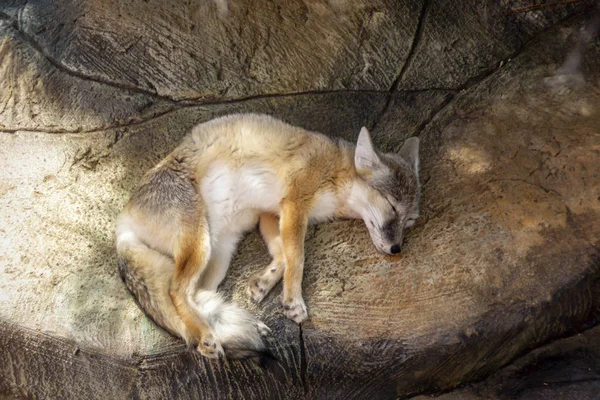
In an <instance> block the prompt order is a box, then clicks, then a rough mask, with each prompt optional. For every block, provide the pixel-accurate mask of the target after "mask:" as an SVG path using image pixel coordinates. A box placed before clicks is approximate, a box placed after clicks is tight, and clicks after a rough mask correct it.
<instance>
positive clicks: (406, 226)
mask: <svg viewBox="0 0 600 400" xmlns="http://www.w3.org/2000/svg"><path fill="white" fill-rule="evenodd" d="M416 221H417V220H416V219H414V218H411V219H407V220H406V222H405V223H404V227H405V228H410V227H411V226H413V225H414V224H415V222H416Z"/></svg>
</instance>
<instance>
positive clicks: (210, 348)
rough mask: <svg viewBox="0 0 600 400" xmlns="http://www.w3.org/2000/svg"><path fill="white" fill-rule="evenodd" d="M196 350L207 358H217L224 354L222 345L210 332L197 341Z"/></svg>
mask: <svg viewBox="0 0 600 400" xmlns="http://www.w3.org/2000/svg"><path fill="white" fill-rule="evenodd" d="M198 351H199V352H200V354H202V355H203V356H204V357H207V358H219V357H222V356H224V355H225V352H224V351H223V347H221V344H220V343H219V342H218V341H217V340H216V339H215V337H214V336H213V335H212V333H210V334H207V335H204V336H203V337H202V340H200V343H198Z"/></svg>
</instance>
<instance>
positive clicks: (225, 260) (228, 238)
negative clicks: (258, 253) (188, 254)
mask: <svg viewBox="0 0 600 400" xmlns="http://www.w3.org/2000/svg"><path fill="white" fill-rule="evenodd" d="M239 239H240V238H239V235H236V234H233V233H231V234H221V235H219V237H218V238H217V240H216V242H215V245H214V246H213V249H212V254H211V257H210V261H209V264H208V266H207V269H206V272H204V274H203V275H202V278H201V279H200V284H199V285H198V289H202V290H213V291H214V290H217V287H218V286H219V285H220V284H221V282H222V281H223V279H224V278H225V275H226V274H227V270H228V269H229V264H230V262H231V257H232V256H233V253H234V252H235V249H236V248H237V244H238V241H239Z"/></svg>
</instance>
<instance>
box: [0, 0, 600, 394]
mask: <svg viewBox="0 0 600 400" xmlns="http://www.w3.org/2000/svg"><path fill="white" fill-rule="evenodd" d="M472 3H473V4H472V5H469V4H470V3H469V2H465V3H461V4H463V5H461V6H452V7H451V8H450V11H448V18H444V17H443V15H444V5H443V4H441V3H440V4H438V2H435V1H425V2H423V3H421V4H419V3H415V2H408V1H407V2H393V1H388V2H379V3H373V2H363V3H356V2H345V1H336V2H310V5H304V4H305V3H303V2H299V1H298V2H295V1H292V2H286V3H283V2H282V3H281V4H279V5H277V4H276V3H264V2H252V1H247V2H235V4H234V2H231V3H230V8H229V10H228V13H227V15H223V14H219V13H218V12H216V11H215V10H216V9H215V7H214V5H213V4H212V3H197V4H193V5H190V4H188V3H184V2H181V3H177V2H158V1H157V2H148V3H146V2H122V1H121V2H114V4H113V3H111V2H92V1H84V2H81V1H80V2H66V1H65V2H59V4H58V5H57V6H54V7H52V6H50V5H49V3H48V4H46V2H44V1H39V2H24V1H23V2H20V1H9V2H8V3H5V5H2V6H1V7H2V8H1V9H0V54H1V55H2V58H1V61H0V99H1V100H2V104H1V107H2V108H0V131H1V132H0V166H1V168H2V171H3V178H4V179H3V180H2V182H0V207H1V210H2V212H1V213H0V232H1V234H2V236H1V239H0V240H1V242H0V243H1V246H0V266H1V267H2V268H1V269H0V300H1V301H0V351H1V353H2V354H3V355H6V359H7V360H8V362H3V363H2V366H1V367H0V393H8V394H11V395H14V396H25V397H50V398H56V397H60V398H125V397H127V398H130V397H133V398H203V399H204V398H215V399H223V398H231V399H234V398H240V397H241V396H242V395H243V396H244V398H357V399H362V398H397V397H406V396H409V395H412V394H417V393H422V392H431V391H435V390H448V389H450V388H453V387H456V386H457V385H460V384H463V383H466V382H469V381H473V380H480V379H482V378H484V377H486V376H487V375H489V374H491V373H492V372H494V371H496V370H498V369H499V368H500V367H502V366H503V365H505V364H507V363H508V362H510V361H511V360H513V359H515V358H516V357H517V356H519V355H521V354H523V353H524V352H526V351H528V350H530V349H532V348H534V347H536V346H539V345H541V344H543V343H546V342H548V341H550V340H552V339H554V338H557V337H561V336H565V335H568V334H572V333H574V332H576V331H578V330H581V329H584V328H587V327H589V326H592V325H593V324H595V323H597V322H599V317H600V316H599V311H598V310H599V309H600V258H599V257H600V255H599V254H598V246H599V245H600V242H599V241H598V238H599V237H600V224H599V223H598V221H600V184H599V182H600V166H599V164H598V159H599V156H600V136H599V135H600V109H599V107H598V105H599V104H600V71H599V70H598V68H597V65H598V62H599V61H600V48H599V47H598V45H597V43H593V44H591V45H590V46H588V47H587V48H586V50H587V51H586V52H585V53H584V63H583V69H582V73H583V76H584V77H585V78H586V80H587V82H586V83H585V84H584V85H580V86H569V85H557V84H556V82H558V81H557V79H556V74H557V73H558V70H559V67H560V65H561V64H562V62H563V61H564V59H565V57H566V55H567V53H568V52H569V49H570V48H571V47H572V44H573V42H574V40H576V39H577V37H578V35H579V32H580V30H581V28H582V27H583V26H584V24H585V23H586V21H587V19H586V18H584V17H583V18H582V17H579V18H576V19H571V20H569V21H566V22H564V23H562V25H561V26H559V27H557V28H554V29H550V30H549V31H548V32H546V33H545V34H544V35H542V36H539V37H537V38H536V39H534V40H533V41H531V42H529V43H528V44H527V45H526V46H525V47H523V43H524V42H526V41H527V40H528V39H529V38H531V37H532V36H533V35H534V34H536V33H538V32H540V31H542V30H544V29H546V28H548V27H549V26H550V25H552V24H553V23H555V22H557V21H558V20H560V19H561V18H563V17H564V16H566V15H569V14H572V13H574V12H576V11H578V10H585V7H586V3H585V2H584V3H581V4H576V5H567V6H556V7H552V8H544V9H539V10H534V11H532V12H531V11H530V12H517V13H512V14H511V13H510V12H508V11H510V10H508V6H502V7H500V6H494V7H491V6H489V7H487V8H485V7H484V8H482V6H480V5H478V4H479V3H476V2H472ZM514 3H515V2H511V4H514ZM517 3H518V2H517ZM367 4H368V5H367ZM502 4H504V3H502ZM588 4H589V3H588ZM460 7H463V8H460ZM519 7H521V6H513V7H512V8H513V9H517V8H519ZM507 10H508V11H507ZM507 12H508V14H506V13H507ZM482 13H483V14H482ZM513 14H514V15H513ZM482 15H485V16H487V17H486V18H487V19H481V18H480V17H481V16H482ZM500 16H502V18H503V19H502V18H500ZM472 24H475V26H474V32H476V33H473V37H470V38H466V37H465V39H464V40H463V39H460V40H458V41H457V40H456V38H457V37H458V36H459V34H460V32H463V33H464V26H465V25H472ZM475 28H476V29H475ZM461 30H462V31H461ZM490 48H493V50H494V51H488V49H490ZM517 53H518V54H517ZM467 55H468V57H467ZM509 58H510V60H509ZM503 60H505V61H503ZM501 61H502V63H501ZM458 89H460V90H458ZM233 112H264V113H269V114H273V115H276V116H278V117H280V118H283V119H284V120H286V121H288V122H291V123H294V124H298V125H301V126H304V127H306V128H308V129H314V130H319V131H322V132H324V133H327V134H331V135H335V136H342V137H344V138H346V139H348V140H354V139H355V138H356V136H357V134H358V131H359V130H360V127H361V126H363V125H365V126H368V127H370V128H372V130H373V134H374V138H375V141H376V142H377V144H378V145H379V146H380V147H381V148H383V149H385V150H387V151H393V150H397V149H398V148H399V147H400V145H401V144H402V141H403V140H404V139H405V138H407V137H410V136H414V135H419V136H420V138H421V141H422V142H421V143H422V154H421V157H422V183H423V203H422V212H421V215H422V217H421V219H420V221H419V223H418V224H417V226H416V227H415V228H414V229H413V231H412V232H411V233H410V234H409V236H408V239H407V240H408V243H407V244H406V246H404V251H403V253H402V256H401V257H394V258H392V257H382V256H380V255H379V254H377V253H376V251H375V249H374V248H373V246H372V244H371V242H370V239H369V237H368V233H367V231H366V229H365V228H364V227H363V225H362V223H361V222H359V221H339V222H334V223H330V224H323V225H319V226H315V227H311V228H310V230H309V234H308V238H307V243H306V249H307V262H306V268H305V280H304V293H305V299H306V301H307V305H308V307H309V312H310V315H311V320H310V321H309V322H307V323H305V324H303V325H302V326H301V327H300V328H299V327H297V326H296V325H295V324H293V323H292V322H290V321H288V320H286V319H285V318H284V317H283V315H282V314H281V312H280V309H279V307H280V306H279V301H278V294H279V290H280V286H277V287H276V288H275V289H274V293H273V294H272V295H270V296H269V297H268V298H267V299H266V300H265V302H264V304H261V305H260V306H257V305H254V304H252V303H251V302H250V301H249V300H248V299H247V296H246V295H245V285H246V284H247V280H248V278H249V276H250V275H251V274H253V273H255V272H256V271H258V270H259V269H260V268H262V267H263V266H264V265H266V263H268V262H269V259H268V253H267V251H266V248H265V246H264V245H263V244H262V242H261V240H260V238H259V236H258V235H257V233H256V232H253V233H251V234H250V235H249V236H248V237H247V238H246V239H245V240H244V241H243V243H242V245H241V246H240V249H239V252H238V254H237V256H236V258H235V259H234V261H233V265H232V267H231V270H230V274H229V276H228V278H227V280H226V282H225V283H224V285H223V289H222V290H223V291H224V292H225V293H227V294H228V295H229V296H230V297H231V299H232V300H233V301H234V302H236V303H237V304H239V305H240V306H243V307H246V308H248V309H250V310H251V311H252V312H253V313H256V314H257V315H259V316H260V317H261V318H262V319H263V320H264V321H265V322H266V323H267V325H269V326H270V327H271V328H272V329H273V332H274V333H273V337H272V338H270V339H269V340H270V343H271V345H272V347H273V349H274V352H275V353H276V355H277V356H279V357H280V359H281V361H282V366H283V368H284V370H285V377H284V378H283V379H279V380H278V379H275V378H274V377H273V376H271V375H269V374H265V373H264V372H263V371H261V370H259V369H258V368H256V367H255V366H253V365H251V364H249V363H247V362H240V361H228V362H226V363H218V362H209V361H207V360H204V359H202V358H201V357H200V356H199V355H198V354H196V353H195V352H194V351H190V350H187V349H185V348H184V346H183V345H182V344H181V343H180V341H178V340H176V339H174V338H172V337H171V336H169V335H168V334H166V333H165V332H163V331H162V330H160V329H159V328H157V327H156V326H155V325H154V324H152V323H151V322H150V321H149V320H148V319H147V318H146V317H145V316H144V315H143V314H142V313H141V311H140V310H139V309H138V308H137V307H136V305H135V303H134V302H133V300H132V298H131V296H130V295H129V293H128V292H127V290H126V289H125V287H124V285H123V284H122V282H121V281H120V279H119V278H118V274H117V272H116V261H115V254H114V245H113V241H114V233H113V225H114V220H115V217H116V215H117V214H118V212H119V211H120V209H121V207H122V206H123V205H124V203H125V202H126V201H127V198H128V196H129V193H131V190H132V189H133V188H134V187H135V185H136V183H137V181H138V179H139V177H140V176H141V175H142V174H143V173H144V172H145V171H146V170H147V169H148V168H150V167H152V166H153V165H154V164H155V163H156V162H157V161H158V160H160V158H161V157H163V156H164V155H165V154H166V153H168V152H169V151H170V150H171V149H172V148H173V147H174V146H175V145H176V144H177V142H178V141H179V140H180V139H181V137H182V136H183V135H185V133H186V132H187V131H189V129H190V128H191V127H192V126H194V125H195V124H197V123H199V122H202V121H206V120H208V119H210V118H213V117H215V116H218V115H223V114H228V113H233Z"/></svg>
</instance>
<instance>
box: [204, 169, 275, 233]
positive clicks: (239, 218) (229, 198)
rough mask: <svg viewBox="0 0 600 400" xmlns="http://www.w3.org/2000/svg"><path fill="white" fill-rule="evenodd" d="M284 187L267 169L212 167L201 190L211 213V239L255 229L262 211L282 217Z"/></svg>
mask: <svg viewBox="0 0 600 400" xmlns="http://www.w3.org/2000/svg"><path fill="white" fill-rule="evenodd" d="M282 186H283V185H282V184H281V182H280V181H279V178H278V177H277V175H276V174H275V173H274V172H273V171H272V170H271V169H270V168H269V167H267V166H263V165H257V164H255V165H245V166H244V167H243V168H241V169H238V170H235V169H233V168H231V167H229V166H227V165H224V164H219V165H215V166H214V167H212V168H211V169H210V170H209V171H208V173H207V174H206V176H205V177H204V179H203V180H202V183H201V186H200V191H201V195H202V199H203V200H204V203H205V204H206V207H207V210H208V219H209V224H210V230H211V236H213V235H214V236H219V235H220V234H231V233H233V234H241V233H243V232H245V231H248V230H250V229H252V228H253V227H254V226H255V225H256V223H257V222H258V216H259V215H260V213H261V212H264V211H269V212H272V213H275V214H279V202H280V200H281V198H282V196H283V187H282Z"/></svg>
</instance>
